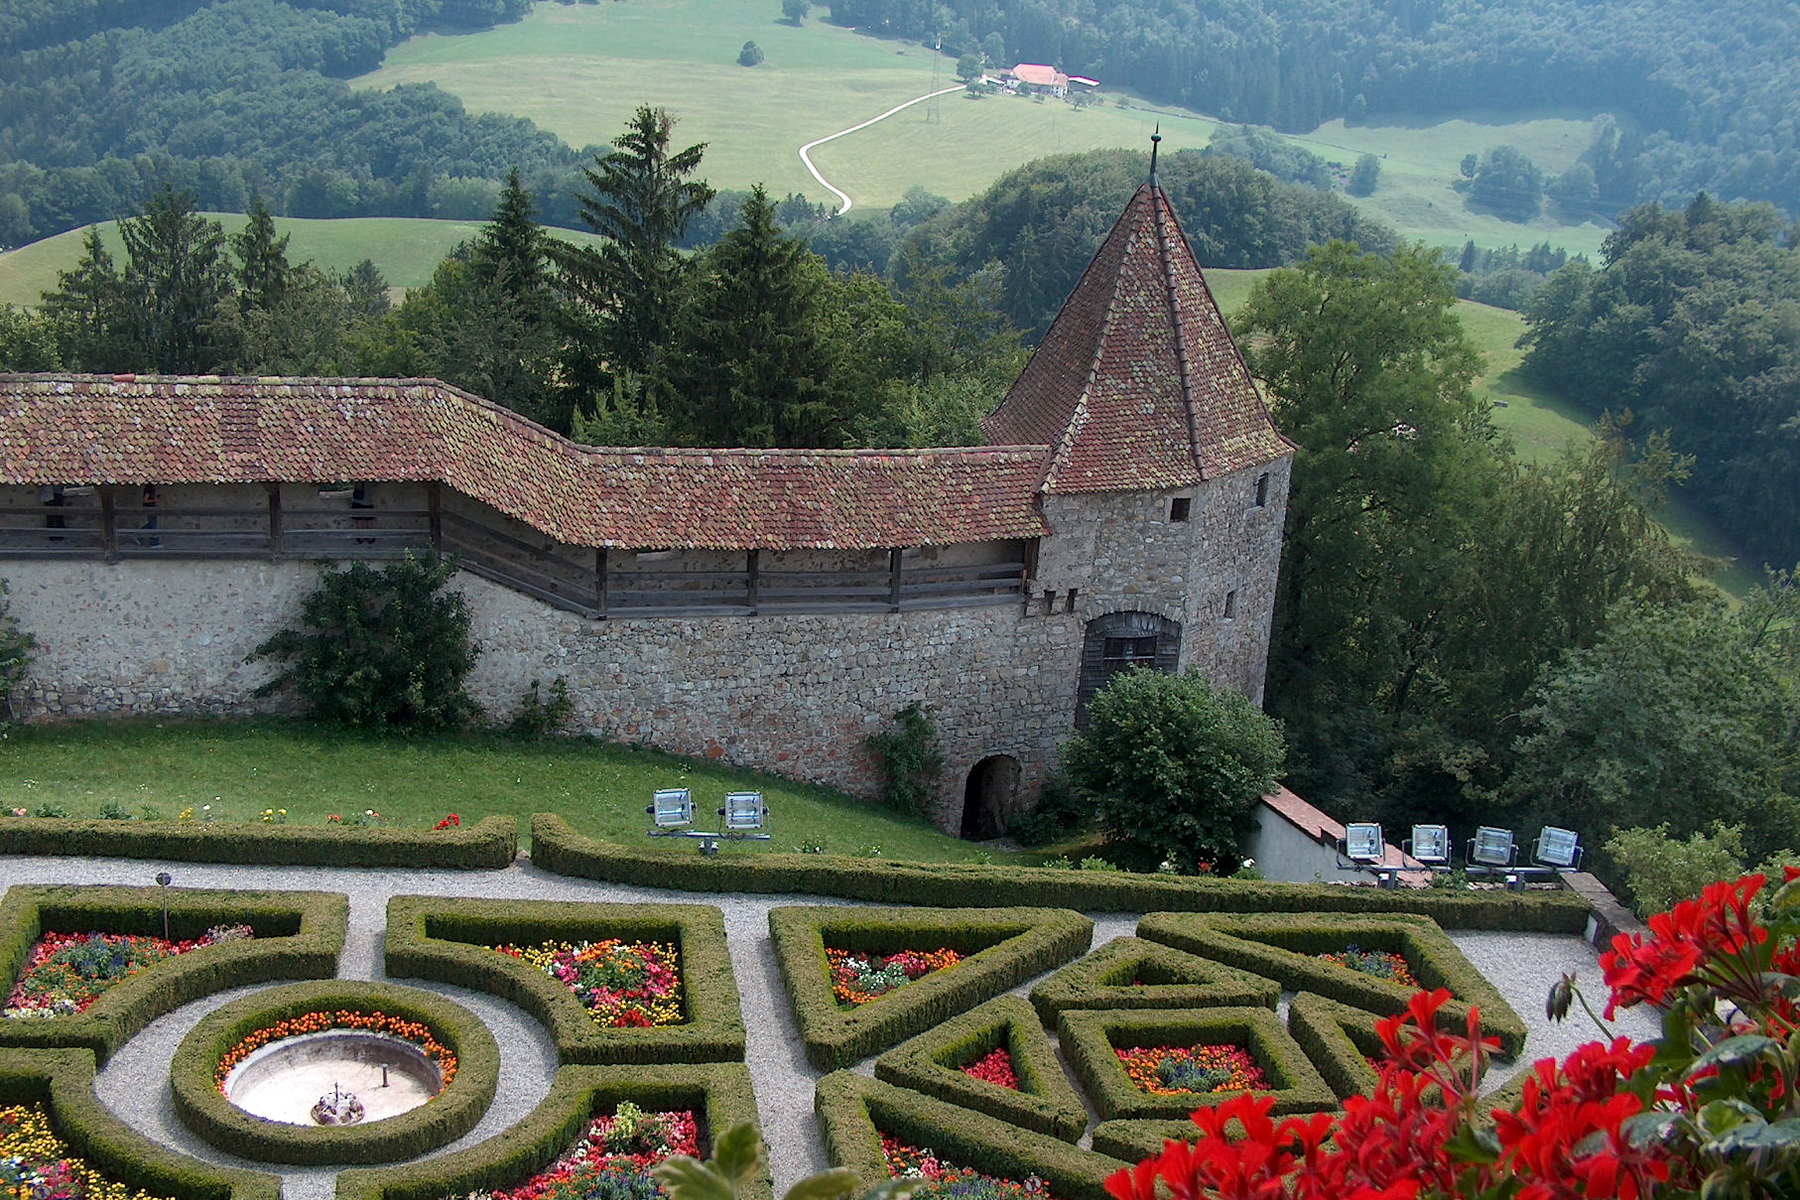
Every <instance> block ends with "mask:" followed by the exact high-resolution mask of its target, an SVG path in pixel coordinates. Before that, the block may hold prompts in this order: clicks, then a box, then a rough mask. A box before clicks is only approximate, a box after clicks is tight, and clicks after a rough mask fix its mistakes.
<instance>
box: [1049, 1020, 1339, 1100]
mask: <svg viewBox="0 0 1800 1200" xmlns="http://www.w3.org/2000/svg"><path fill="white" fill-rule="evenodd" d="M1057 1030H1058V1032H1059V1033H1060V1034H1061V1036H1062V1047H1063V1053H1064V1054H1065V1055H1067V1056H1068V1059H1069V1065H1070V1067H1072V1068H1073V1069H1074V1071H1075V1077H1076V1078H1077V1079H1079V1080H1080V1081H1081V1086H1082V1088H1083V1089H1084V1090H1085V1091H1086V1092H1087V1097H1088V1100H1089V1101H1091V1102H1092V1103H1093V1105H1094V1107H1095V1108H1096V1109H1097V1110H1098V1111H1099V1113H1100V1116H1101V1118H1102V1119H1103V1120H1114V1119H1120V1118H1124V1119H1138V1120H1142V1119H1145V1118H1155V1117H1160V1118H1164V1119H1168V1120H1177V1119H1179V1118H1181V1117H1184V1116H1186V1115H1187V1114H1188V1113H1190V1112H1193V1111H1194V1110H1195V1109H1196V1108H1199V1107H1201V1106H1202V1105H1207V1104H1218V1103H1220V1102H1222V1101H1224V1100H1228V1099H1230V1098H1232V1097H1234V1096H1237V1095H1240V1094H1241V1093H1239V1092H1235V1091H1225V1092H1211V1093H1195V1092H1179V1093H1176V1094H1175V1095H1172V1096H1155V1095H1151V1094H1150V1093H1148V1092H1144V1091H1141V1090H1140V1089H1139V1088H1138V1086H1137V1085H1136V1084H1134V1083H1133V1082H1132V1081H1131V1076H1129V1075H1127V1074H1126V1073H1125V1067H1124V1065H1123V1064H1122V1063H1121V1062H1120V1061H1119V1055H1118V1050H1120V1049H1123V1048H1125V1047H1130V1046H1145V1047H1154V1046H1192V1045H1195V1044H1197V1043H1201V1042H1205V1043H1208V1044H1223V1045H1234V1046H1242V1047H1243V1048H1244V1049H1246V1050H1248V1051H1250V1053H1251V1055H1252V1057H1254V1058H1255V1059H1256V1064H1257V1066H1259V1067H1261V1068H1262V1069H1263V1073H1264V1074H1265V1075H1267V1076H1268V1077H1269V1082H1270V1083H1271V1084H1273V1085H1274V1086H1273V1087H1272V1088H1271V1089H1270V1090H1269V1094H1270V1095H1273V1096H1274V1097H1275V1107H1274V1108H1273V1109H1272V1110H1271V1111H1272V1112H1273V1113H1274V1114H1276V1115H1281V1114H1285V1113H1308V1112H1327V1111H1330V1110H1331V1109H1334V1108H1336V1107H1337V1096H1336V1094H1335V1093H1333V1092H1332V1090H1331V1088H1330V1087H1329V1086H1328V1085H1327V1084H1326V1082H1325V1080H1324V1079H1323V1078H1322V1077H1321V1076H1320V1074H1319V1072H1318V1070H1317V1068H1315V1067H1314V1066H1313V1065H1312V1063H1311V1061H1309V1060H1308V1059H1307V1057H1306V1051H1304V1050H1302V1049H1301V1048H1300V1046H1299V1045H1298V1044H1297V1043H1296V1042H1295V1041H1294V1039H1293V1038H1292V1037H1291V1036H1289V1034H1288V1031H1287V1029H1286V1028H1284V1027H1283V1026H1282V1024H1281V1018H1279V1017H1277V1016H1276V1015H1275V1014H1274V1013H1272V1012H1270V1011H1269V1010H1268V1009H1266V1008H1191V1009H1136V1010H1126V1011H1121V1012H1094V1011H1083V1010H1073V1011H1069V1012H1065V1013H1063V1014H1062V1015H1061V1016H1059V1017H1058V1018H1057Z"/></svg>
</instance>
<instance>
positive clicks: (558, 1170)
mask: <svg viewBox="0 0 1800 1200" xmlns="http://www.w3.org/2000/svg"><path fill="white" fill-rule="evenodd" d="M674 1154H686V1155H688V1156H689V1157H692V1158H699V1157H700V1156H701V1154H700V1134H699V1126H698V1122H697V1121H696V1120H695V1118H694V1114H693V1112H692V1111H689V1110H685V1109H683V1110H680V1111H676V1112H645V1111H644V1110H643V1109H641V1108H639V1107H638V1106H637V1105H635V1104H633V1103H631V1102H630V1101H628V1100H627V1101H623V1102H621V1103H620V1104H619V1106H618V1107H617V1108H616V1109H615V1110H614V1111H613V1113H612V1115H611V1116H605V1117H596V1118H594V1120H593V1121H592V1122H590V1123H589V1124H588V1126H587V1128H585V1129H583V1130H582V1131H581V1134H580V1136H578V1137H577V1138H576V1139H575V1141H574V1143H573V1144H572V1145H570V1146H569V1148H568V1149H567V1150H565V1151H564V1152H563V1153H562V1154H561V1155H560V1156H559V1157H558V1158H557V1160H556V1161H555V1162H554V1163H551V1164H550V1165H549V1166H548V1167H546V1168H544V1169H543V1170H542V1171H539V1172H538V1173H537V1174H536V1175H533V1176H532V1177H531V1178H530V1179H527V1180H526V1181H525V1182H523V1183H521V1184H519V1185H518V1186H517V1187H513V1188H506V1189H501V1190H496V1191H492V1192H482V1191H477V1192H470V1193H468V1195H467V1196H466V1197H465V1200H652V1197H656V1196H660V1195H661V1194H662V1189H661V1187H659V1186H658V1185H657V1182H656V1181H655V1180H654V1179H652V1178H651V1177H650V1169H651V1168H652V1167H654V1166H656V1165H657V1164H658V1163H660V1162H662V1161H663V1160H664V1159H666V1158H668V1157H669V1156H670V1155H674Z"/></svg>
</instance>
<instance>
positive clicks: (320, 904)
mask: <svg viewBox="0 0 1800 1200" xmlns="http://www.w3.org/2000/svg"><path fill="white" fill-rule="evenodd" d="M165 900H166V903H167V906H168V926H167V928H168V933H169V936H170V937H172V938H175V939H178V940H179V939H185V938H194V937H198V936H200V935H201V934H203V933H205V932H206V931H207V930H208V929H209V928H211V927H212V926H214V925H249V926H250V927H251V928H252V929H253V930H254V931H255V932H256V936H255V937H254V938H249V939H245V940H242V941H232V942H221V943H219V944H217V945H213V946H205V947H202V948H201V949H199V950H192V951H189V952H188V953H186V954H180V955H177V956H175V957H174V958H170V959H165V960H164V961H162V962H160V963H158V964H156V966H154V967H153V968H151V969H149V970H146V971H141V972H139V973H138V974H136V975H132V976H130V977H128V978H126V979H123V980H121V981H120V982H118V983H116V984H114V985H113V986H112V987H111V988H109V989H107V991H106V992H105V993H104V994H102V995H101V996H100V998H99V999H98V1000H96V1001H94V1003H93V1004H92V1005H91V1006H90V1007H89V1008H88V1009H87V1011H86V1012H81V1013H71V1014H69V1015H67V1016H60V1017H50V1018H46V1019H43V1020H33V1021H0V1045H8V1046H81V1047H85V1048H87V1049H89V1050H92V1051H93V1052H94V1054H95V1055H96V1056H97V1057H98V1059H99V1060H100V1061H101V1062H102V1063H104V1062H105V1061H106V1060H107V1059H108V1058H110V1057H111V1056H112V1054H113V1052H114V1051H116V1050H117V1049H118V1048H119V1047H120V1046H122V1045H124V1044H125V1042H126V1041H127V1040H129V1039H130V1038H131V1036H132V1035H133V1034H135V1033H137V1032H138V1030H140V1029H142V1028H143V1027H144V1026H145V1025H148V1024H149V1023H150V1022H151V1021H153V1020H155V1019H156V1018H157V1017H160V1016H162V1015H163V1014H164V1013H166V1012H171V1011H173V1010H174V1009H177V1008H179V1007H181V1006H182V1005H183V1004H187V1003H189V1002H190V1001H193V1000H198V999H199V998H200V997H202V996H207V995H211V994H212V993H213V992H217V991H223V990H224V989H226V988H233V987H242V986H244V985H246V984H253V983H267V982H269V981H271V980H276V979H309V978H312V979H316V978H325V977H329V976H331V975H335V974H336V973H337V961H338V954H339V953H340V952H341V951H342V950H343V948H344V929H345V923H346V921H347V919H348V914H349V903H350V902H349V899H348V898H347V897H345V896H344V895H342V894H340V893H336V892H234V891H214V890H204V889H195V888H169V889H167V895H166V897H165V895H164V889H162V888H156V887H102V886H51V887H39V886H18V887H12V888H8V889H7V891H6V896H5V899H4V900H0V980H6V981H8V982H7V986H8V987H9V988H10V986H11V982H10V981H12V980H14V979H17V978H18V976H19V973H20V972H21V971H22V970H23V969H24V967H25V964H26V961H27V959H28V957H29V955H30V953H31V947H32V946H33V945H34V944H35V943H36V942H37V940H38V939H39V938H40V937H42V936H43V935H44V934H45V933H51V932H55V933H88V932H93V931H99V932H103V933H127V934H136V935H156V936H159V937H160V936H161V935H162V933H163V929H164V925H163V906H164V903H165Z"/></svg>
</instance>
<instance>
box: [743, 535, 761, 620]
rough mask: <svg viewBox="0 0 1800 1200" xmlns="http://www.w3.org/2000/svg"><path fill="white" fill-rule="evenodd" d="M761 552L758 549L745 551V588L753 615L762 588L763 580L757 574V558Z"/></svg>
mask: <svg viewBox="0 0 1800 1200" xmlns="http://www.w3.org/2000/svg"><path fill="white" fill-rule="evenodd" d="M760 553H761V552H760V551H757V550H747V551H745V552H744V588H745V593H746V599H747V600H748V601H749V604H750V613H751V615H752V616H754V615H755V614H756V604H757V593H758V592H759V591H761V588H762V581H761V579H760V578H759V577H758V574H757V567H758V561H757V558H758V555H759V554H760Z"/></svg>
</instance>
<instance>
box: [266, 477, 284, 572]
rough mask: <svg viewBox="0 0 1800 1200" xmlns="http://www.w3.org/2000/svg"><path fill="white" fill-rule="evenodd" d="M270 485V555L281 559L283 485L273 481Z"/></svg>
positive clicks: (278, 559)
mask: <svg viewBox="0 0 1800 1200" xmlns="http://www.w3.org/2000/svg"><path fill="white" fill-rule="evenodd" d="M268 486H269V557H270V558H272V559H275V560H276V561H280V559H281V557H282V549H281V535H282V528H281V485H280V484H279V483H271V484H269V485H268Z"/></svg>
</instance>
